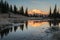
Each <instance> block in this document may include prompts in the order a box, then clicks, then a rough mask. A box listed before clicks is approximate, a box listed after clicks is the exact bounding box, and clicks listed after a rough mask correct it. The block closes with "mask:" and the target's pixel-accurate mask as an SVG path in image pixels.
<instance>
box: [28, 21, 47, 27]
mask: <svg viewBox="0 0 60 40" xmlns="http://www.w3.org/2000/svg"><path fill="white" fill-rule="evenodd" d="M44 24H48V22H41V21H34V20H31V21H28V25H30V26H32V27H39V26H42V25H44Z"/></svg>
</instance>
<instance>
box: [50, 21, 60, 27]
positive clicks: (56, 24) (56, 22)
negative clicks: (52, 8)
mask: <svg viewBox="0 0 60 40" xmlns="http://www.w3.org/2000/svg"><path fill="white" fill-rule="evenodd" d="M59 23H60V21H59V20H50V21H49V25H50V27H51V26H52V24H53V26H59Z"/></svg>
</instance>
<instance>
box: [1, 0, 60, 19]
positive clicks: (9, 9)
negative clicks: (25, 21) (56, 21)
mask: <svg viewBox="0 0 60 40" xmlns="http://www.w3.org/2000/svg"><path fill="white" fill-rule="evenodd" d="M9 12H10V13H14V14H20V15H23V16H28V17H49V18H60V14H59V10H57V7H56V5H55V8H54V11H53V13H52V11H51V8H50V12H49V15H48V16H47V15H41V14H40V15H39V14H37V13H35V14H33V15H32V14H28V8H26V10H25V11H24V8H23V6H21V8H20V9H19V10H18V8H17V6H16V5H14V6H12V5H9V3H8V2H7V1H3V0H0V14H2V13H8V14H10V13H9Z"/></svg>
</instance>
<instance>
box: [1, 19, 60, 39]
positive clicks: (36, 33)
mask: <svg viewBox="0 0 60 40" xmlns="http://www.w3.org/2000/svg"><path fill="white" fill-rule="evenodd" d="M59 23H60V22H59V21H41V20H28V21H21V22H19V23H13V25H12V26H5V27H9V28H5V27H3V28H5V29H3V30H0V40H50V39H51V37H52V34H53V33H52V30H49V29H50V27H56V26H57V27H59V26H60V25H59ZM0 29H1V28H0ZM53 30H54V31H53V32H55V29H54V28H53Z"/></svg>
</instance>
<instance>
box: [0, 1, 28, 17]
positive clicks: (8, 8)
mask: <svg viewBox="0 0 60 40" xmlns="http://www.w3.org/2000/svg"><path fill="white" fill-rule="evenodd" d="M9 12H12V13H14V14H20V15H24V16H28V8H26V11H25V12H24V8H23V6H22V7H21V8H20V9H19V11H18V8H17V6H16V5H14V6H12V5H9V3H8V2H7V1H3V0H0V14H2V13H9Z"/></svg>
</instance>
